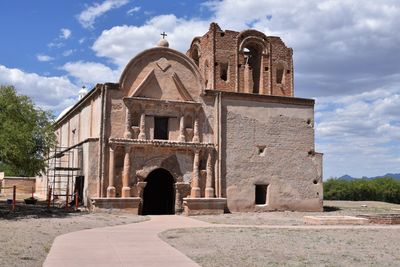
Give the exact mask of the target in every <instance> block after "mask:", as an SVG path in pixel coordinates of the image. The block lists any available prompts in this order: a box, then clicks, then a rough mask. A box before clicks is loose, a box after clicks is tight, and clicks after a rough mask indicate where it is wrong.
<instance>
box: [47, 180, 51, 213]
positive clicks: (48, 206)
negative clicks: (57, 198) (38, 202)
mask: <svg viewBox="0 0 400 267" xmlns="http://www.w3.org/2000/svg"><path fill="white" fill-rule="evenodd" d="M50 203H51V186H49V192H48V193H47V208H48V209H50Z"/></svg>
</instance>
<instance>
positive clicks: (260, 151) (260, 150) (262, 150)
mask: <svg viewBox="0 0 400 267" xmlns="http://www.w3.org/2000/svg"><path fill="white" fill-rule="evenodd" d="M265 148H266V146H264V145H262V146H257V154H258V155H259V156H262V157H264V156H265Z"/></svg>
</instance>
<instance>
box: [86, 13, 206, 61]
mask: <svg viewBox="0 0 400 267" xmlns="http://www.w3.org/2000/svg"><path fill="white" fill-rule="evenodd" d="M208 26H209V23H208V22H207V21H202V20H197V19H183V18H177V17H176V16H175V15H161V16H156V17H153V18H152V19H150V20H148V21H147V22H146V23H145V24H144V25H142V26H127V25H124V26H115V27H113V28H111V29H109V30H105V31H103V32H102V33H101V35H100V36H99V38H97V40H96V41H95V42H94V44H93V46H92V49H93V50H94V51H95V52H96V55H97V56H99V57H106V58H108V59H110V60H111V61H112V62H113V63H115V64H117V65H118V66H119V67H124V66H125V65H126V64H127V63H128V62H129V60H130V59H131V58H132V57H134V56H135V55H137V54H138V53H139V52H141V51H143V50H144V49H146V48H150V47H153V46H155V44H156V43H157V42H158V40H159V39H160V33H161V32H163V31H165V32H167V33H168V37H167V39H168V41H169V44H170V47H171V48H173V49H176V50H179V51H181V52H186V50H187V49H188V47H189V45H190V42H191V41H192V39H193V37H194V36H196V35H201V34H204V33H205V32H206V31H207V29H208Z"/></svg>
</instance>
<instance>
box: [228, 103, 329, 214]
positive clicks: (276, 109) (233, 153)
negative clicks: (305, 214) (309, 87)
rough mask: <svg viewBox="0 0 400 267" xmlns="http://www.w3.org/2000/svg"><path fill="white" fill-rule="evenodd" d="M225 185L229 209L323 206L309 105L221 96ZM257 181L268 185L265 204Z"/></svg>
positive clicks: (318, 159) (319, 166)
mask: <svg viewBox="0 0 400 267" xmlns="http://www.w3.org/2000/svg"><path fill="white" fill-rule="evenodd" d="M222 113H223V122H222V129H223V131H222V140H223V144H222V146H223V155H222V158H223V159H224V161H223V164H222V174H223V177H225V179H223V182H224V184H223V188H225V189H226V196H227V199H228V208H229V210H230V211H257V210H262V211H266V210H321V209H322V176H321V175H322V174H321V169H322V165H321V159H322V157H320V155H319V154H318V155H317V154H315V152H314V128H313V123H314V122H313V120H314V119H313V105H293V104H279V103H267V102H258V101H246V100H238V99H226V98H225V99H224V100H223V105H222ZM256 185H267V186H268V187H267V199H266V203H265V204H264V205H256V204H255V199H256V198H255V187H256Z"/></svg>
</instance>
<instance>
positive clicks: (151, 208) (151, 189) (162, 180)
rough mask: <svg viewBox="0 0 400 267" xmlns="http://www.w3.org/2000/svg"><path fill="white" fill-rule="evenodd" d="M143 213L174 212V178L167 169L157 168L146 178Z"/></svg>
mask: <svg viewBox="0 0 400 267" xmlns="http://www.w3.org/2000/svg"><path fill="white" fill-rule="evenodd" d="M146 182H147V184H146V187H145V188H144V191H143V209H142V214H143V215H148V214H153V215H160V214H174V205H175V203H174V200H175V190H174V189H175V188H174V178H173V177H172V175H171V174H170V173H169V172H168V171H167V170H165V169H156V170H154V171H152V172H151V173H150V174H149V175H148V176H147V178H146Z"/></svg>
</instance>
